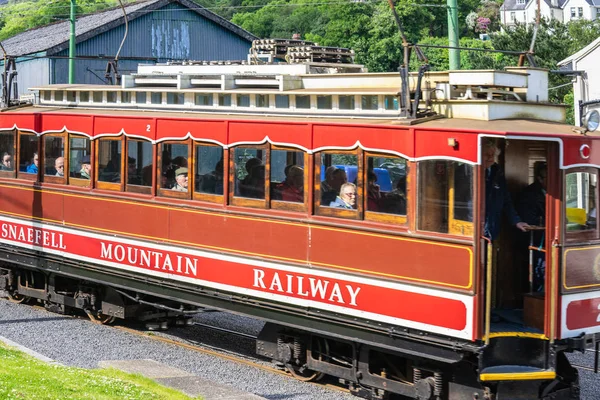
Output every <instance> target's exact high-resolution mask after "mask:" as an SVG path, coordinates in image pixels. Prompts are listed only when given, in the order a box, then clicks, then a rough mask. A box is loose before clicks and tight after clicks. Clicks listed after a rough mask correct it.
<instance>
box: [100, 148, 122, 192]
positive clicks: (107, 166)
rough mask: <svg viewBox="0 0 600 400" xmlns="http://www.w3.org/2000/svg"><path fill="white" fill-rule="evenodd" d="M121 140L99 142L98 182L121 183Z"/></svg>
mask: <svg viewBox="0 0 600 400" xmlns="http://www.w3.org/2000/svg"><path fill="white" fill-rule="evenodd" d="M121 147H122V142H121V139H116V140H115V139H99V140H98V159H97V160H96V163H97V165H98V181H99V182H110V183H121V152H122V148H121Z"/></svg>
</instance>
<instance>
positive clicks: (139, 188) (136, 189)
mask: <svg viewBox="0 0 600 400" xmlns="http://www.w3.org/2000/svg"><path fill="white" fill-rule="evenodd" d="M130 141H136V142H147V143H150V144H151V145H152V163H153V165H152V182H151V183H150V186H143V185H133V184H129V183H127V182H128V181H129V164H128V162H129V142H130ZM156 147H157V146H156V145H155V144H154V143H152V141H150V140H149V139H142V138H126V140H125V151H124V153H125V154H126V157H127V158H125V160H127V163H125V165H126V166H127V168H125V165H122V167H121V168H122V169H121V170H122V171H123V170H124V173H123V174H122V175H125V176H124V177H122V178H124V184H125V191H126V192H129V193H140V194H148V195H151V194H152V187H153V186H154V184H153V183H154V179H155V178H154V176H155V175H154V170H155V169H156V168H154V160H155V159H156Z"/></svg>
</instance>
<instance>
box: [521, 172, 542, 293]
mask: <svg viewBox="0 0 600 400" xmlns="http://www.w3.org/2000/svg"><path fill="white" fill-rule="evenodd" d="M533 170H534V175H535V181H534V182H533V183H532V184H531V185H529V186H527V187H526V188H525V189H524V190H523V192H522V193H521V197H520V199H519V203H518V205H517V209H518V211H519V215H520V216H521V218H522V219H523V221H525V222H526V223H528V224H529V225H534V226H535V225H537V226H544V225H545V219H546V182H547V176H548V168H547V165H546V163H545V162H541V161H538V162H536V163H535V164H534V166H533ZM543 242H544V231H536V232H533V243H532V244H533V246H534V247H540V248H543V247H544V243H543ZM523 245H524V247H525V248H528V247H529V245H530V237H529V235H527V236H526V237H523ZM528 251H529V250H528ZM545 279H546V257H545V255H544V253H543V252H541V251H534V252H533V285H532V286H533V287H532V289H533V290H534V291H536V292H543V291H544V282H545Z"/></svg>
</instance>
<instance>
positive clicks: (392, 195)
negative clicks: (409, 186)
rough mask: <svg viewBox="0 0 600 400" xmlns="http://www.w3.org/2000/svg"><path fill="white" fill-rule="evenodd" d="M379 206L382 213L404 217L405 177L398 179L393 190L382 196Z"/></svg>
mask: <svg viewBox="0 0 600 400" xmlns="http://www.w3.org/2000/svg"><path fill="white" fill-rule="evenodd" d="M380 206H381V207H380V209H381V211H382V212H385V213H388V214H397V215H406V177H401V178H399V179H398V181H397V182H396V187H395V188H394V190H392V191H391V192H388V193H385V196H382V198H381V200H380Z"/></svg>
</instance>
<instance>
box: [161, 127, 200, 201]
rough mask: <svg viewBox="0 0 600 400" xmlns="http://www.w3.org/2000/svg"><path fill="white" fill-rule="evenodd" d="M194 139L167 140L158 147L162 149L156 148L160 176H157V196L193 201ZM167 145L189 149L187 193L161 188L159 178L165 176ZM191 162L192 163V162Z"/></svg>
mask: <svg viewBox="0 0 600 400" xmlns="http://www.w3.org/2000/svg"><path fill="white" fill-rule="evenodd" d="M192 143H193V141H192V139H186V140H166V141H164V142H160V143H158V144H157V145H159V146H160V147H158V146H157V148H156V150H155V151H156V168H155V170H157V171H158V174H157V175H156V195H157V196H160V197H168V198H172V199H181V200H190V199H192V192H193V190H192V189H193V186H192V185H190V170H192V171H193V170H194V167H195V165H194V163H193V161H194V160H193V155H192V151H193V146H192ZM167 144H179V145H181V144H184V145H186V146H187V148H188V152H187V154H188V155H187V158H186V159H187V165H188V167H187V169H188V190H187V192H179V191H177V190H173V189H165V188H162V187H160V179H159V177H160V176H162V174H163V170H162V152H163V150H162V146H164V145H167ZM190 157H192V160H190ZM190 161H191V162H190ZM192 183H193V181H192Z"/></svg>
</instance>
